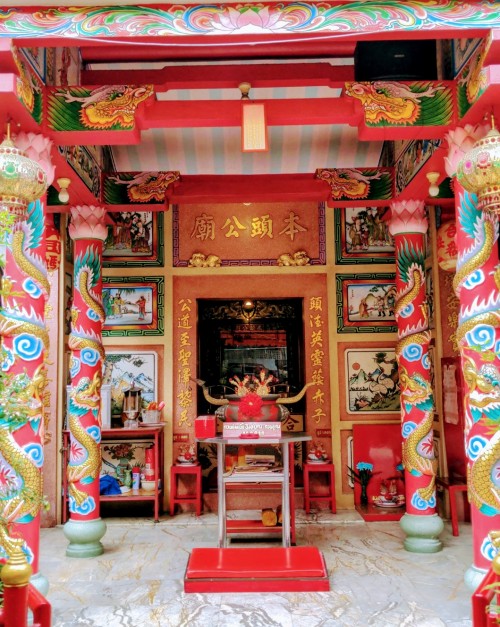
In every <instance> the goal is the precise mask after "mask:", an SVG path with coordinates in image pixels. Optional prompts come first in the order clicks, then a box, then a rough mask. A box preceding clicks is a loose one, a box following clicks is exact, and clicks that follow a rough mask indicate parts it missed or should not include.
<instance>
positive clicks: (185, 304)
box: [179, 298, 191, 311]
mask: <svg viewBox="0 0 500 627" xmlns="http://www.w3.org/2000/svg"><path fill="white" fill-rule="evenodd" d="M179 305H180V306H181V311H191V299H190V298H181V300H180V301H179Z"/></svg>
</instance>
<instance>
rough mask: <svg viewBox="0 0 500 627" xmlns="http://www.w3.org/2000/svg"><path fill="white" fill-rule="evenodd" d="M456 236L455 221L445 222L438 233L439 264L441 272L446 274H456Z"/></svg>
mask: <svg viewBox="0 0 500 627" xmlns="http://www.w3.org/2000/svg"><path fill="white" fill-rule="evenodd" d="M456 234H457V226H456V223H455V221H454V220H450V221H449V222H443V224H442V225H441V226H440V227H439V229H438V231H437V237H436V247H437V262H438V266H439V267H440V268H441V270H445V272H455V270H456V267H457V254H458V251H457V244H456V242H455V236H456Z"/></svg>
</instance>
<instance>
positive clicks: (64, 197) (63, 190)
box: [57, 178, 71, 205]
mask: <svg viewBox="0 0 500 627" xmlns="http://www.w3.org/2000/svg"><path fill="white" fill-rule="evenodd" d="M70 183H71V179H67V178H60V179H57V184H58V185H59V188H60V191H59V196H58V198H59V201H60V202H62V203H63V205H65V204H66V203H67V202H68V201H69V192H68V187H69V186H70Z"/></svg>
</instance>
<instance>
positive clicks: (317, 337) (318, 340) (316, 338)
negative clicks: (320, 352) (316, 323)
mask: <svg viewBox="0 0 500 627" xmlns="http://www.w3.org/2000/svg"><path fill="white" fill-rule="evenodd" d="M316 345H317V346H323V331H322V330H321V329H320V330H319V331H313V332H312V335H311V348H312V347H313V346H316Z"/></svg>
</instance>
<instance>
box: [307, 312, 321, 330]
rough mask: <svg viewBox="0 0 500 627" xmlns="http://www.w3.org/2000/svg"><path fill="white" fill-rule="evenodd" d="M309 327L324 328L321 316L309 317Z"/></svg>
mask: <svg viewBox="0 0 500 627" xmlns="http://www.w3.org/2000/svg"><path fill="white" fill-rule="evenodd" d="M309 326H310V327H322V326H323V320H322V318H321V316H320V314H318V315H317V316H311V315H310V316H309Z"/></svg>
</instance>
